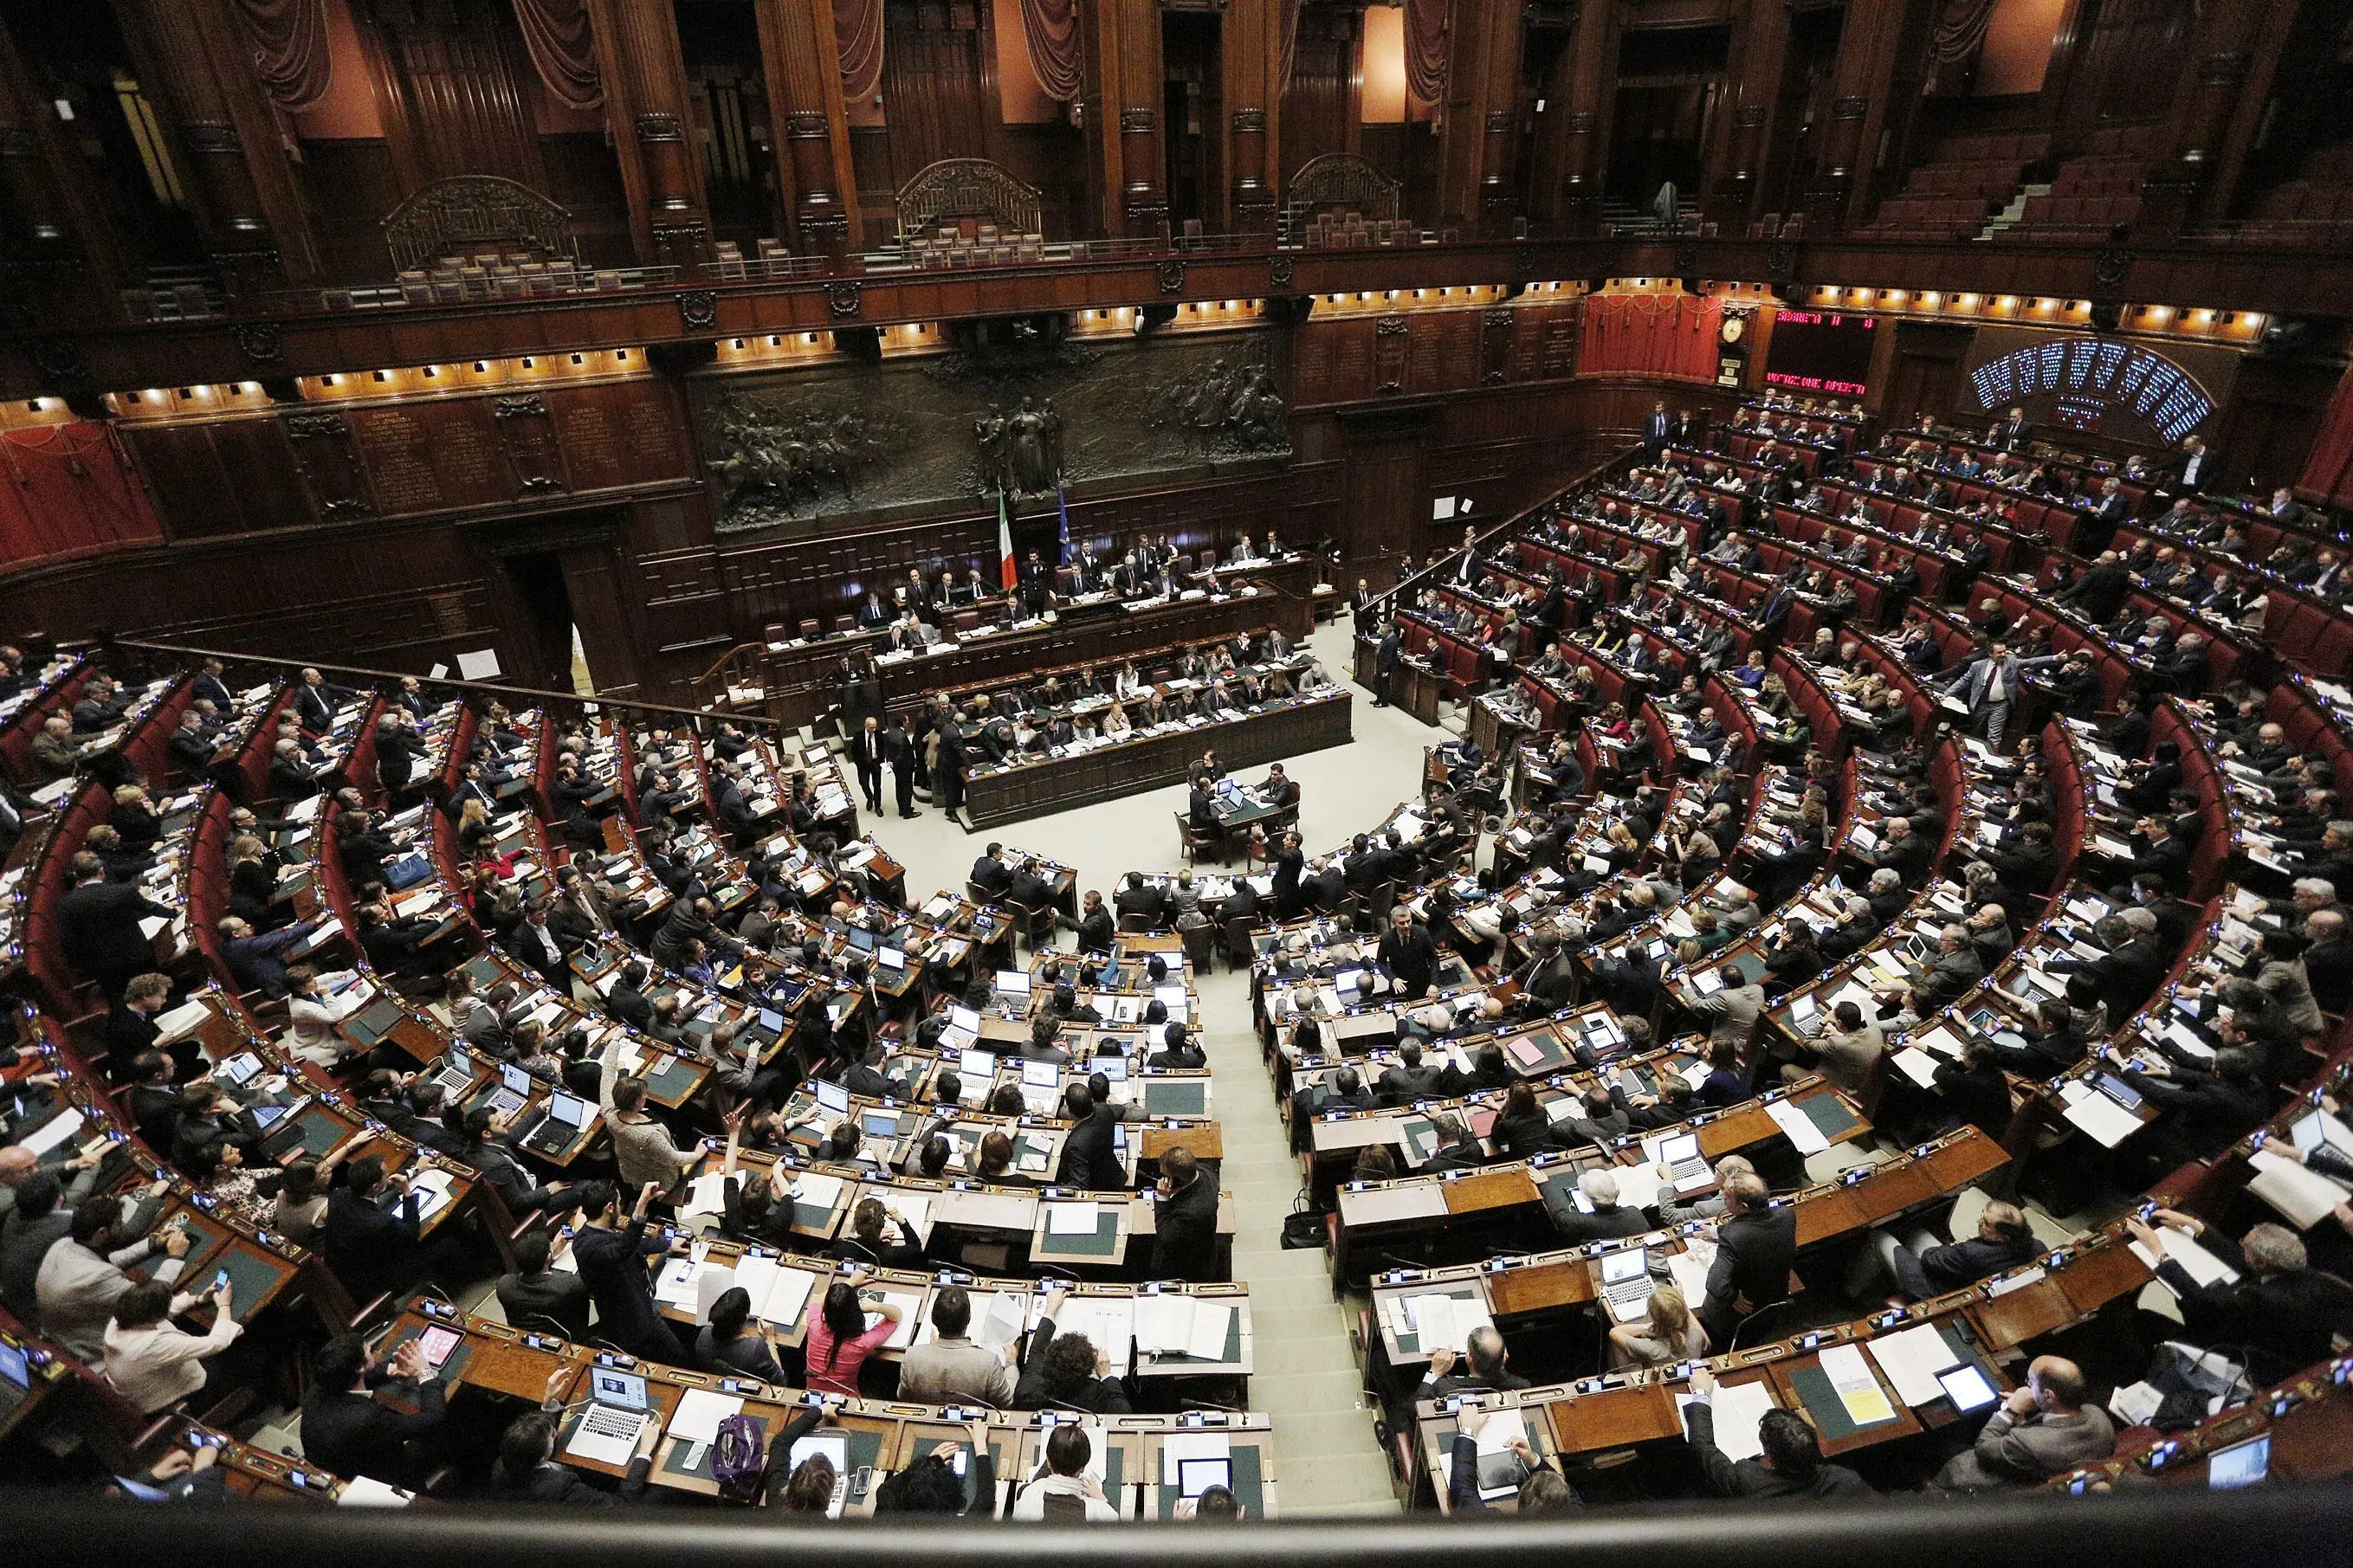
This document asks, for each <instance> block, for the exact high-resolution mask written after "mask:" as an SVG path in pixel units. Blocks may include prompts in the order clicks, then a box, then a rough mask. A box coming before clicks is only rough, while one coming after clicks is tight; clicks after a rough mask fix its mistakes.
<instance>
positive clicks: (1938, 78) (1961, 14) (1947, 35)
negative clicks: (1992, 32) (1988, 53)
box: [1926, 0, 1994, 97]
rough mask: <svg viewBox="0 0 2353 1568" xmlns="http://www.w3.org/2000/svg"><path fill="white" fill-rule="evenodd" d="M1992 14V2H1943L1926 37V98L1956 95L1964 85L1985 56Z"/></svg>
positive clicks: (1972, 0)
mask: <svg viewBox="0 0 2353 1568" xmlns="http://www.w3.org/2000/svg"><path fill="white" fill-rule="evenodd" d="M1993 10H1994V0H1945V3H1944V5H1943V6H1942V7H1941V8H1940V9H1939V10H1938V11H1937V13H1936V26H1935V27H1934V28H1933V29H1931V30H1930V32H1929V35H1928V82H1927V87H1926V91H1927V93H1928V94H1929V96H1931V97H1936V96H1940V95H1943V94H1947V93H1957V92H1959V91H1960V90H1962V89H1964V88H1966V87H1967V86H1968V79H1969V72H1970V71H1971V70H1972V69H1974V68H1976V66H1977V63H1978V57H1979V56H1980V55H1982V54H1983V53H1984V52H1985V41H1986V27H1987V26H1988V25H1989V23H1991V22H1992V20H1993Z"/></svg>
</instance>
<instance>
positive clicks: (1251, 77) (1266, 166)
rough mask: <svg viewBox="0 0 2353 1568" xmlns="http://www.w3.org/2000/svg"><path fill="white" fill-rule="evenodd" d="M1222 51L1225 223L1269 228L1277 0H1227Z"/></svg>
mask: <svg viewBox="0 0 2353 1568" xmlns="http://www.w3.org/2000/svg"><path fill="white" fill-rule="evenodd" d="M1219 47H1220V49H1221V51H1222V53H1223V55H1224V58H1223V60H1222V61H1221V66H1222V68H1223V70H1224V74H1225V101H1226V105H1227V115H1226V124H1227V142H1226V167H1227V169H1228V170H1229V171H1230V176H1231V182H1232V183H1231V185H1230V187H1229V193H1228V200H1227V208H1226V227H1227V229H1228V231H1229V232H1230V233H1234V234H1271V233H1272V232H1273V230H1274V213H1275V184H1276V171H1277V170H1278V169H1280V168H1281V167H1282V83H1281V82H1280V81H1279V80H1277V78H1278V77H1279V76H1280V75H1281V74H1282V0H1232V4H1231V5H1229V6H1228V7H1227V10H1226V17H1225V25H1224V27H1223V29H1222V30H1221V31H1220V33H1219Z"/></svg>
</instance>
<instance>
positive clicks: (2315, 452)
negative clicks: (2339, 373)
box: [2297, 369, 2353, 506]
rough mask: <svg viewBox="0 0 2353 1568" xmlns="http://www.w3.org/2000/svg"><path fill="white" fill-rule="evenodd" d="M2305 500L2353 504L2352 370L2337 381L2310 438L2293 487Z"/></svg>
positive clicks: (2334, 504)
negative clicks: (2301, 476)
mask: <svg viewBox="0 0 2353 1568" xmlns="http://www.w3.org/2000/svg"><path fill="white" fill-rule="evenodd" d="M2297 488H2298V489H2302V490H2303V491H2304V492H2305V496H2306V500H2313V501H2316V502H2317V503H2319V504H2320V505H2322V506H2353V369H2348V370H2347V371H2346V373H2345V379H2344V380H2342V381H2340V382H2338V383H2337V395H2336V396H2334V397H2332V398H2330V399H2329V400H2328V413H2327V416H2326V417H2325V418H2323V419H2322V420H2321V422H2320V434H2319V435H2318V436H2316V437H2314V438H2313V442H2312V456H2311V457H2310V458H2307V459H2306V462H2305V465H2304V483H2303V484H2301V485H2300V486H2298V487H2297Z"/></svg>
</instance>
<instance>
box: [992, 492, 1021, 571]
mask: <svg viewBox="0 0 2353 1568" xmlns="http://www.w3.org/2000/svg"><path fill="white" fill-rule="evenodd" d="M1020 580H1021V579H1020V578H1019V576H1018V575H1017V574H1015V572H1014V570H1013V520H1012V519H1011V518H1009V517H1008V516H1007V515H1006V512H1005V492H1004V491H1003V490H999V491H997V581H998V585H999V586H1001V587H1003V588H1004V590H1005V591H1006V592H1007V593H1008V594H1010V593H1011V592H1013V587H1014V584H1017V583H1018V582H1019V581H1020Z"/></svg>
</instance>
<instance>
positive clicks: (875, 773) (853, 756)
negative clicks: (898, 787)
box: [849, 713, 882, 816]
mask: <svg viewBox="0 0 2353 1568" xmlns="http://www.w3.org/2000/svg"><path fill="white" fill-rule="evenodd" d="M849 765H850V767H851V769H852V770H853V771H854V772H856V773H857V774H858V789H859V793H860V794H861V795H864V796H865V797H866V809H867V810H868V811H870V812H872V813H873V814H874V815H875V816H881V815H882V721H881V720H880V719H878V718H876V717H875V716H874V715H873V714H871V713H869V714H868V715H867V716H866V722H865V723H863V724H862V725H860V727H859V728H857V729H856V730H853V731H850V735H849Z"/></svg>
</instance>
